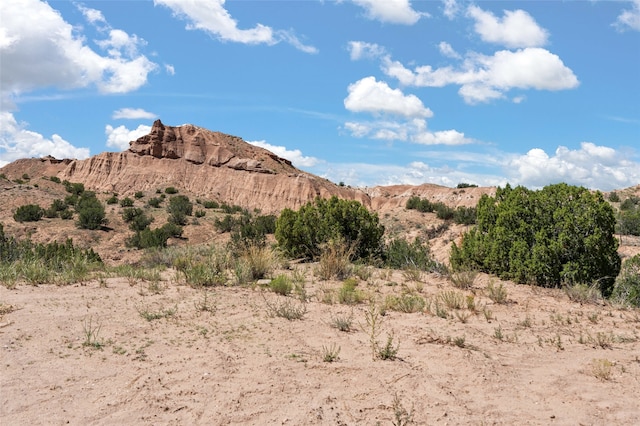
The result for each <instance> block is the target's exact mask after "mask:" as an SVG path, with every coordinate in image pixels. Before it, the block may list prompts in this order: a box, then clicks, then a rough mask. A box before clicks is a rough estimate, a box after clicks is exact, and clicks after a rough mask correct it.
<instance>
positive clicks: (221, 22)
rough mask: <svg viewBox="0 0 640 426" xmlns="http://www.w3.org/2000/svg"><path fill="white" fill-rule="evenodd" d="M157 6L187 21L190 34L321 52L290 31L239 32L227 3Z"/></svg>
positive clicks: (175, 0)
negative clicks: (279, 44)
mask: <svg viewBox="0 0 640 426" xmlns="http://www.w3.org/2000/svg"><path fill="white" fill-rule="evenodd" d="M154 3H155V4H156V5H158V4H159V5H162V6H165V7H167V8H169V9H170V10H171V11H172V12H173V14H174V16H177V17H179V18H182V19H185V20H186V21H187V22H188V24H187V29H188V30H201V31H204V32H206V33H208V34H210V35H212V36H214V37H217V38H218V39H220V40H222V41H232V42H236V43H243V44H266V45H274V44H277V43H279V42H281V41H285V42H287V43H289V44H291V45H292V46H294V47H295V48H296V49H299V50H301V51H303V52H305V53H317V52H318V50H317V49H316V48H315V47H313V46H308V45H305V44H304V43H302V41H300V39H298V38H297V37H296V36H295V35H294V34H293V33H292V32H290V31H284V30H274V29H273V28H271V27H269V26H266V25H263V24H257V25H256V26H255V27H253V28H249V29H240V28H238V22H237V21H236V20H235V19H233V17H232V16H231V14H230V13H229V12H228V11H227V10H226V9H225V8H224V4H225V0H210V1H184V0H154Z"/></svg>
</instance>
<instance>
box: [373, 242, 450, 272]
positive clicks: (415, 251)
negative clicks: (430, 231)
mask: <svg viewBox="0 0 640 426" xmlns="http://www.w3.org/2000/svg"><path fill="white" fill-rule="evenodd" d="M384 262H385V265H386V266H387V267H389V268H393V269H406V268H412V269H418V270H421V271H433V270H435V269H438V267H439V265H438V262H436V261H435V260H433V258H432V257H431V252H430V250H429V244H428V243H423V242H422V240H420V238H416V239H415V240H413V243H409V242H408V241H407V240H405V239H404V238H394V239H393V240H391V241H390V242H389V244H387V247H386V249H385V252H384Z"/></svg>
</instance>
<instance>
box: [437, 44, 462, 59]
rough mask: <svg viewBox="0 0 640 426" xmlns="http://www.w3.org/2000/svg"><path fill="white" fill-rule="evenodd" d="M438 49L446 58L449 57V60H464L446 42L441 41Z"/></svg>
mask: <svg viewBox="0 0 640 426" xmlns="http://www.w3.org/2000/svg"><path fill="white" fill-rule="evenodd" d="M438 49H439V50H440V53H441V54H443V55H444V56H447V57H449V58H453V59H460V58H462V56H460V54H459V53H458V52H456V51H455V50H454V49H453V47H451V45H450V44H449V43H447V42H446V41H441V42H440V43H438Z"/></svg>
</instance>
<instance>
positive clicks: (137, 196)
mask: <svg viewBox="0 0 640 426" xmlns="http://www.w3.org/2000/svg"><path fill="white" fill-rule="evenodd" d="M133 196H134V197H135V198H136V200H139V199H140V198H143V197H144V192H142V191H137V192H136V193H135V194H134V195H133Z"/></svg>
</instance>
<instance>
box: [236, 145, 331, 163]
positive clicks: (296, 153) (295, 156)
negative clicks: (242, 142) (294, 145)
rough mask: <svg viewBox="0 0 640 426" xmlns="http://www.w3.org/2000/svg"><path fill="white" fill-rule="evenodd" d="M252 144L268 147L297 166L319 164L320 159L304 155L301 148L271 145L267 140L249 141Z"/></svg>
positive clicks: (268, 149)
mask: <svg viewBox="0 0 640 426" xmlns="http://www.w3.org/2000/svg"><path fill="white" fill-rule="evenodd" d="M248 142H249V143H250V144H251V145H255V146H257V147H260V148H263V149H266V150H267V151H271V152H273V153H274V154H276V155H277V156H278V157H282V158H285V159H287V160H289V161H291V163H293V165H294V166H296V167H313V166H315V165H317V164H318V163H319V162H320V160H318V159H317V158H315V157H306V156H304V155H302V151H300V150H299V149H294V150H290V149H287V148H286V147H284V146H278V145H271V144H269V143H267V142H265V141H248Z"/></svg>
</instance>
